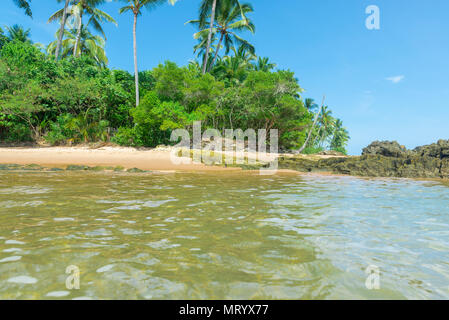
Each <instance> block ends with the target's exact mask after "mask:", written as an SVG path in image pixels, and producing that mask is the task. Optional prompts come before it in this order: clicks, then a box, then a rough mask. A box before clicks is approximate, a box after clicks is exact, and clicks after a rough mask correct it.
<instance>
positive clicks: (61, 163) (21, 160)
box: [0, 146, 449, 182]
mask: <svg viewBox="0 0 449 320" xmlns="http://www.w3.org/2000/svg"><path fill="white" fill-rule="evenodd" d="M172 150H173V149H172V148H170V147H165V148H156V149H137V148H132V147H119V146H100V147H91V146H71V147H70V146H63V147H43V146H36V147H30V146H15V147H9V146H8V147H0V165H3V166H5V165H9V166H14V165H20V166H29V168H26V169H25V170H30V169H31V170H32V168H33V167H32V166H38V167H39V166H40V167H41V169H45V170H47V171H49V169H50V171H51V169H66V168H67V167H69V166H74V167H79V168H75V170H74V171H76V170H78V171H81V170H83V169H81V168H82V167H86V168H85V169H84V170H85V171H91V172H93V171H117V172H119V171H128V172H134V173H139V172H161V173H164V172H169V173H172V172H173V173H176V172H186V173H189V172H190V173H191V172H198V173H201V172H204V173H225V172H227V173H254V172H255V170H254V169H253V170H249V169H244V168H242V167H238V166H229V167H226V166H224V165H206V164H198V163H192V162H191V163H190V164H179V165H177V164H173V163H172V162H171V159H170V154H171V152H172ZM248 156H249V157H254V156H256V154H249V155H248ZM271 156H275V157H279V158H287V159H292V160H294V159H296V160H300V159H302V160H305V161H312V162H316V161H319V160H326V159H335V158H345V159H351V158H359V156H330V155H293V154H276V155H271ZM117 168H122V169H121V170H114V169H117ZM96 169H98V170H96ZM34 170H36V169H34ZM67 171H72V170H67ZM256 171H257V170H256ZM274 174H275V175H280V174H282V175H299V176H305V177H314V176H315V177H323V176H328V177H353V178H362V179H410V180H415V181H439V182H448V181H449V179H442V178H431V177H427V178H425V177H421V178H419V177H416V178H413V177H380V176H377V177H375V176H363V175H356V174H341V173H335V172H331V171H309V172H307V171H301V170H294V169H291V168H286V167H283V168H279V169H278V170H277V171H276V172H275V173H274Z"/></svg>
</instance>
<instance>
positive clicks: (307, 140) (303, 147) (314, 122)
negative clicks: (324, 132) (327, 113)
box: [297, 96, 326, 153]
mask: <svg viewBox="0 0 449 320" xmlns="http://www.w3.org/2000/svg"><path fill="white" fill-rule="evenodd" d="M325 99H326V96H324V97H323V103H322V104H321V108H320V110H319V111H318V113H317V114H316V116H315V120H314V121H313V125H312V128H310V131H309V134H308V136H307V139H306V141H305V142H304V144H303V145H302V147H301V148H300V149H299V150H298V151H297V153H302V152H303V151H304V149H305V148H306V147H307V144H308V143H309V140H310V137H311V136H312V131H313V129H314V128H315V126H316V123H317V121H318V117H319V116H320V113H321V111H322V110H323V107H324V101H325Z"/></svg>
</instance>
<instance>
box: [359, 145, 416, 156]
mask: <svg viewBox="0 0 449 320" xmlns="http://www.w3.org/2000/svg"><path fill="white" fill-rule="evenodd" d="M408 154H409V152H408V151H407V149H406V148H405V147H404V146H401V145H400V144H399V143H397V142H396V141H375V142H373V143H371V144H370V145H369V146H368V147H366V148H365V149H363V152H362V155H380V156H384V157H395V158H400V157H405V156H407V155H408Z"/></svg>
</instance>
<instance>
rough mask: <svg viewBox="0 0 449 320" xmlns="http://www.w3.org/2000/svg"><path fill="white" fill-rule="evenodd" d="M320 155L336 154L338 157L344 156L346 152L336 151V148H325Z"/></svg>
mask: <svg viewBox="0 0 449 320" xmlns="http://www.w3.org/2000/svg"><path fill="white" fill-rule="evenodd" d="M318 155H320V156H336V157H344V156H345V154H343V153H341V152H338V151H334V150H324V151H321V152H319V153H318Z"/></svg>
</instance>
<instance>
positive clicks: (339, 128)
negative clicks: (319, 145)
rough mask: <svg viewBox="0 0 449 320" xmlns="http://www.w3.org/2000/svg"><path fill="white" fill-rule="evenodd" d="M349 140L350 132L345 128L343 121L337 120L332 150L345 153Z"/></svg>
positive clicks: (331, 145)
mask: <svg viewBox="0 0 449 320" xmlns="http://www.w3.org/2000/svg"><path fill="white" fill-rule="evenodd" d="M349 139H350V137H349V132H348V130H346V128H344V127H343V121H341V120H340V119H337V120H336V121H335V124H334V135H333V137H332V140H331V144H330V148H331V150H336V151H340V152H344V151H345V150H344V149H345V145H346V143H347V142H348V141H349Z"/></svg>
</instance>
